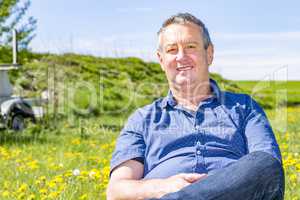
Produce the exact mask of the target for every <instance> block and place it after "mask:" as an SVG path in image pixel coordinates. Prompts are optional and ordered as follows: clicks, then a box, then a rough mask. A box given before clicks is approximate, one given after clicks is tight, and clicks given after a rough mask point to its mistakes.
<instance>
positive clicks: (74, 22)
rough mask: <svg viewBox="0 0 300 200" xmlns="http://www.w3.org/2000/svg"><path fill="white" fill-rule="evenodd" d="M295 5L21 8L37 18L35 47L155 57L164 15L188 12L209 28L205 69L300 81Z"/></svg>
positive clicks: (299, 4) (233, 0)
mask: <svg viewBox="0 0 300 200" xmlns="http://www.w3.org/2000/svg"><path fill="white" fill-rule="evenodd" d="M299 8H300V1H296V0H286V1H277V0H272V1H271V0H264V1H258V0H252V1H242V0H227V1H225V0H211V1H201V0H198V1H197V0H186V1H175V0H172V1H171V0H165V1H157V0H152V1H142V0H139V1H137V0H131V1H130V0H128V1H115V0H110V1H108V0H106V1H101V0H86V1H79V0H64V1H62V0H60V1H59V0H43V1H38V0H32V5H31V7H30V9H29V13H28V14H29V15H32V16H34V17H35V18H37V20H38V29H37V37H36V38H35V39H34V40H33V42H32V43H31V48H32V49H33V50H34V51H39V52H53V53H64V52H76V53H83V54H92V55H96V56H116V57H125V56H136V57H140V58H142V59H144V60H147V61H148V60H153V61H157V60H156V56H155V49H156V46H157V38H156V32H157V30H158V29H159V27H160V26H161V23H162V22H163V20H165V19H166V18H167V17H169V16H170V15H172V14H175V13H178V12H191V13H192V14H194V15H195V16H197V17H198V18H200V19H201V20H202V21H203V22H204V23H205V24H206V26H207V27H208V29H209V32H210V34H211V38H212V41H213V43H214V46H215V60H214V63H213V65H212V66H211V71H212V72H218V73H220V74H222V75H223V76H224V77H226V78H229V79H235V80H249V79H255V80H262V79H274V78H276V79H289V80H297V79H298V80H299V79H300V70H299V68H300V56H299V53H300V14H299ZM278 77H279V78H278Z"/></svg>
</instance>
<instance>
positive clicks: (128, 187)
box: [107, 179, 165, 200]
mask: <svg viewBox="0 0 300 200" xmlns="http://www.w3.org/2000/svg"><path fill="white" fill-rule="evenodd" d="M162 183H163V181H162V179H149V180H124V179H123V180H117V181H113V182H111V183H110V184H109V186H108V189H107V200H142V199H147V198H159V197H161V196H163V194H165V193H164V191H163V189H162V188H163V187H162Z"/></svg>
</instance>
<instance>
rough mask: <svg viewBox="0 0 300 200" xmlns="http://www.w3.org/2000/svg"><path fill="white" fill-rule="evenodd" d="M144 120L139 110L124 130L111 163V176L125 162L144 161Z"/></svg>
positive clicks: (131, 117)
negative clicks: (137, 159)
mask: <svg viewBox="0 0 300 200" xmlns="http://www.w3.org/2000/svg"><path fill="white" fill-rule="evenodd" d="M143 130H144V126H143V118H142V115H141V113H140V112H139V110H137V111H136V112H135V113H133V114H132V115H131V116H130V117H129V118H128V121H127V123H126V125H125V126H124V128H123V129H122V131H121V133H120V135H119V137H118V139H117V142H116V146H115V150H114V152H113V154H112V158H111V161H110V174H111V172H112V171H113V170H114V169H115V168H116V167H117V166H118V165H120V164H122V163H123V162H125V161H128V160H131V159H136V158H139V160H143V159H144V154H145V142H144V138H143Z"/></svg>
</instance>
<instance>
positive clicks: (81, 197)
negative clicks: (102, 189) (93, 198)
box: [79, 194, 88, 200]
mask: <svg viewBox="0 0 300 200" xmlns="http://www.w3.org/2000/svg"><path fill="white" fill-rule="evenodd" d="M87 198H88V195H87V194H83V195H81V196H80V198H79V199H80V200H86V199H87Z"/></svg>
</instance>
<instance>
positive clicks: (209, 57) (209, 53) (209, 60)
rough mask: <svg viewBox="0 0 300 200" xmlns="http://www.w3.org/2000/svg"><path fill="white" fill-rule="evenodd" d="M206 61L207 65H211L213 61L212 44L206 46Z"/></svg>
mask: <svg viewBox="0 0 300 200" xmlns="http://www.w3.org/2000/svg"><path fill="white" fill-rule="evenodd" d="M206 59H207V64H208V65H211V64H212V62H213V60H214V46H213V45H212V44H210V45H208V47H207V49H206Z"/></svg>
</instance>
